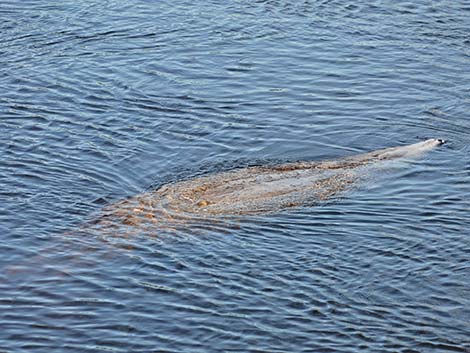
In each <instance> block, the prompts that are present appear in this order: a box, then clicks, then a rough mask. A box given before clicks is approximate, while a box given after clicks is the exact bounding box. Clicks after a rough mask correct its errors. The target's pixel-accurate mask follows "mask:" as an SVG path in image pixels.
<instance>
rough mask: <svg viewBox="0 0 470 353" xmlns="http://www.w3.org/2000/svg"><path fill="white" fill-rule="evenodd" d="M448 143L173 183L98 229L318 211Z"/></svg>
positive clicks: (113, 208) (115, 208)
mask: <svg viewBox="0 0 470 353" xmlns="http://www.w3.org/2000/svg"><path fill="white" fill-rule="evenodd" d="M444 142H445V141H444V140H442V139H428V140H425V141H422V142H418V143H415V144H411V145H406V146H399V147H392V148H385V149H381V150H377V151H373V152H368V153H364V154H359V155H355V156H351V157H345V158H341V159H336V160H326V161H305V162H295V163H286V164H280V165H274V166H273V165H270V166H254V167H247V168H242V169H235V170H231V171H226V172H222V173H216V174H212V175H206V176H201V177H197V178H194V179H190V180H185V181H179V182H174V183H170V184H166V185H163V186H162V187H160V188H158V189H157V190H152V191H148V192H144V193H142V194H139V195H136V196H133V197H131V198H129V199H126V200H122V201H119V202H117V203H115V204H112V205H110V206H108V207H105V209H104V211H103V213H102V215H101V217H100V218H99V219H98V221H97V223H99V224H100V225H103V226H106V225H108V226H109V225H116V224H124V225H128V226H136V227H140V226H144V225H152V224H153V225H164V224H165V225H168V224H177V223H181V222H182V221H184V220H188V219H197V218H206V219H207V218H217V217H221V216H231V215H254V214H267V213H271V212H277V211H280V210H282V209H286V208H289V207H299V206H308V205H314V204H317V203H320V202H322V201H325V200H328V199H331V198H332V197H335V196H337V195H340V194H341V193H342V192H343V191H345V190H348V189H350V188H352V187H353V186H354V185H355V184H356V183H357V182H358V181H359V180H360V179H361V178H363V177H365V176H366V175H367V174H368V173H369V172H370V168H376V167H378V166H380V165H383V164H384V163H386V162H388V161H393V160H398V159H407V158H414V157H417V156H419V155H421V154H423V153H425V152H426V151H429V150H431V149H433V148H434V147H437V146H439V145H442V144H443V143H444Z"/></svg>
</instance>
